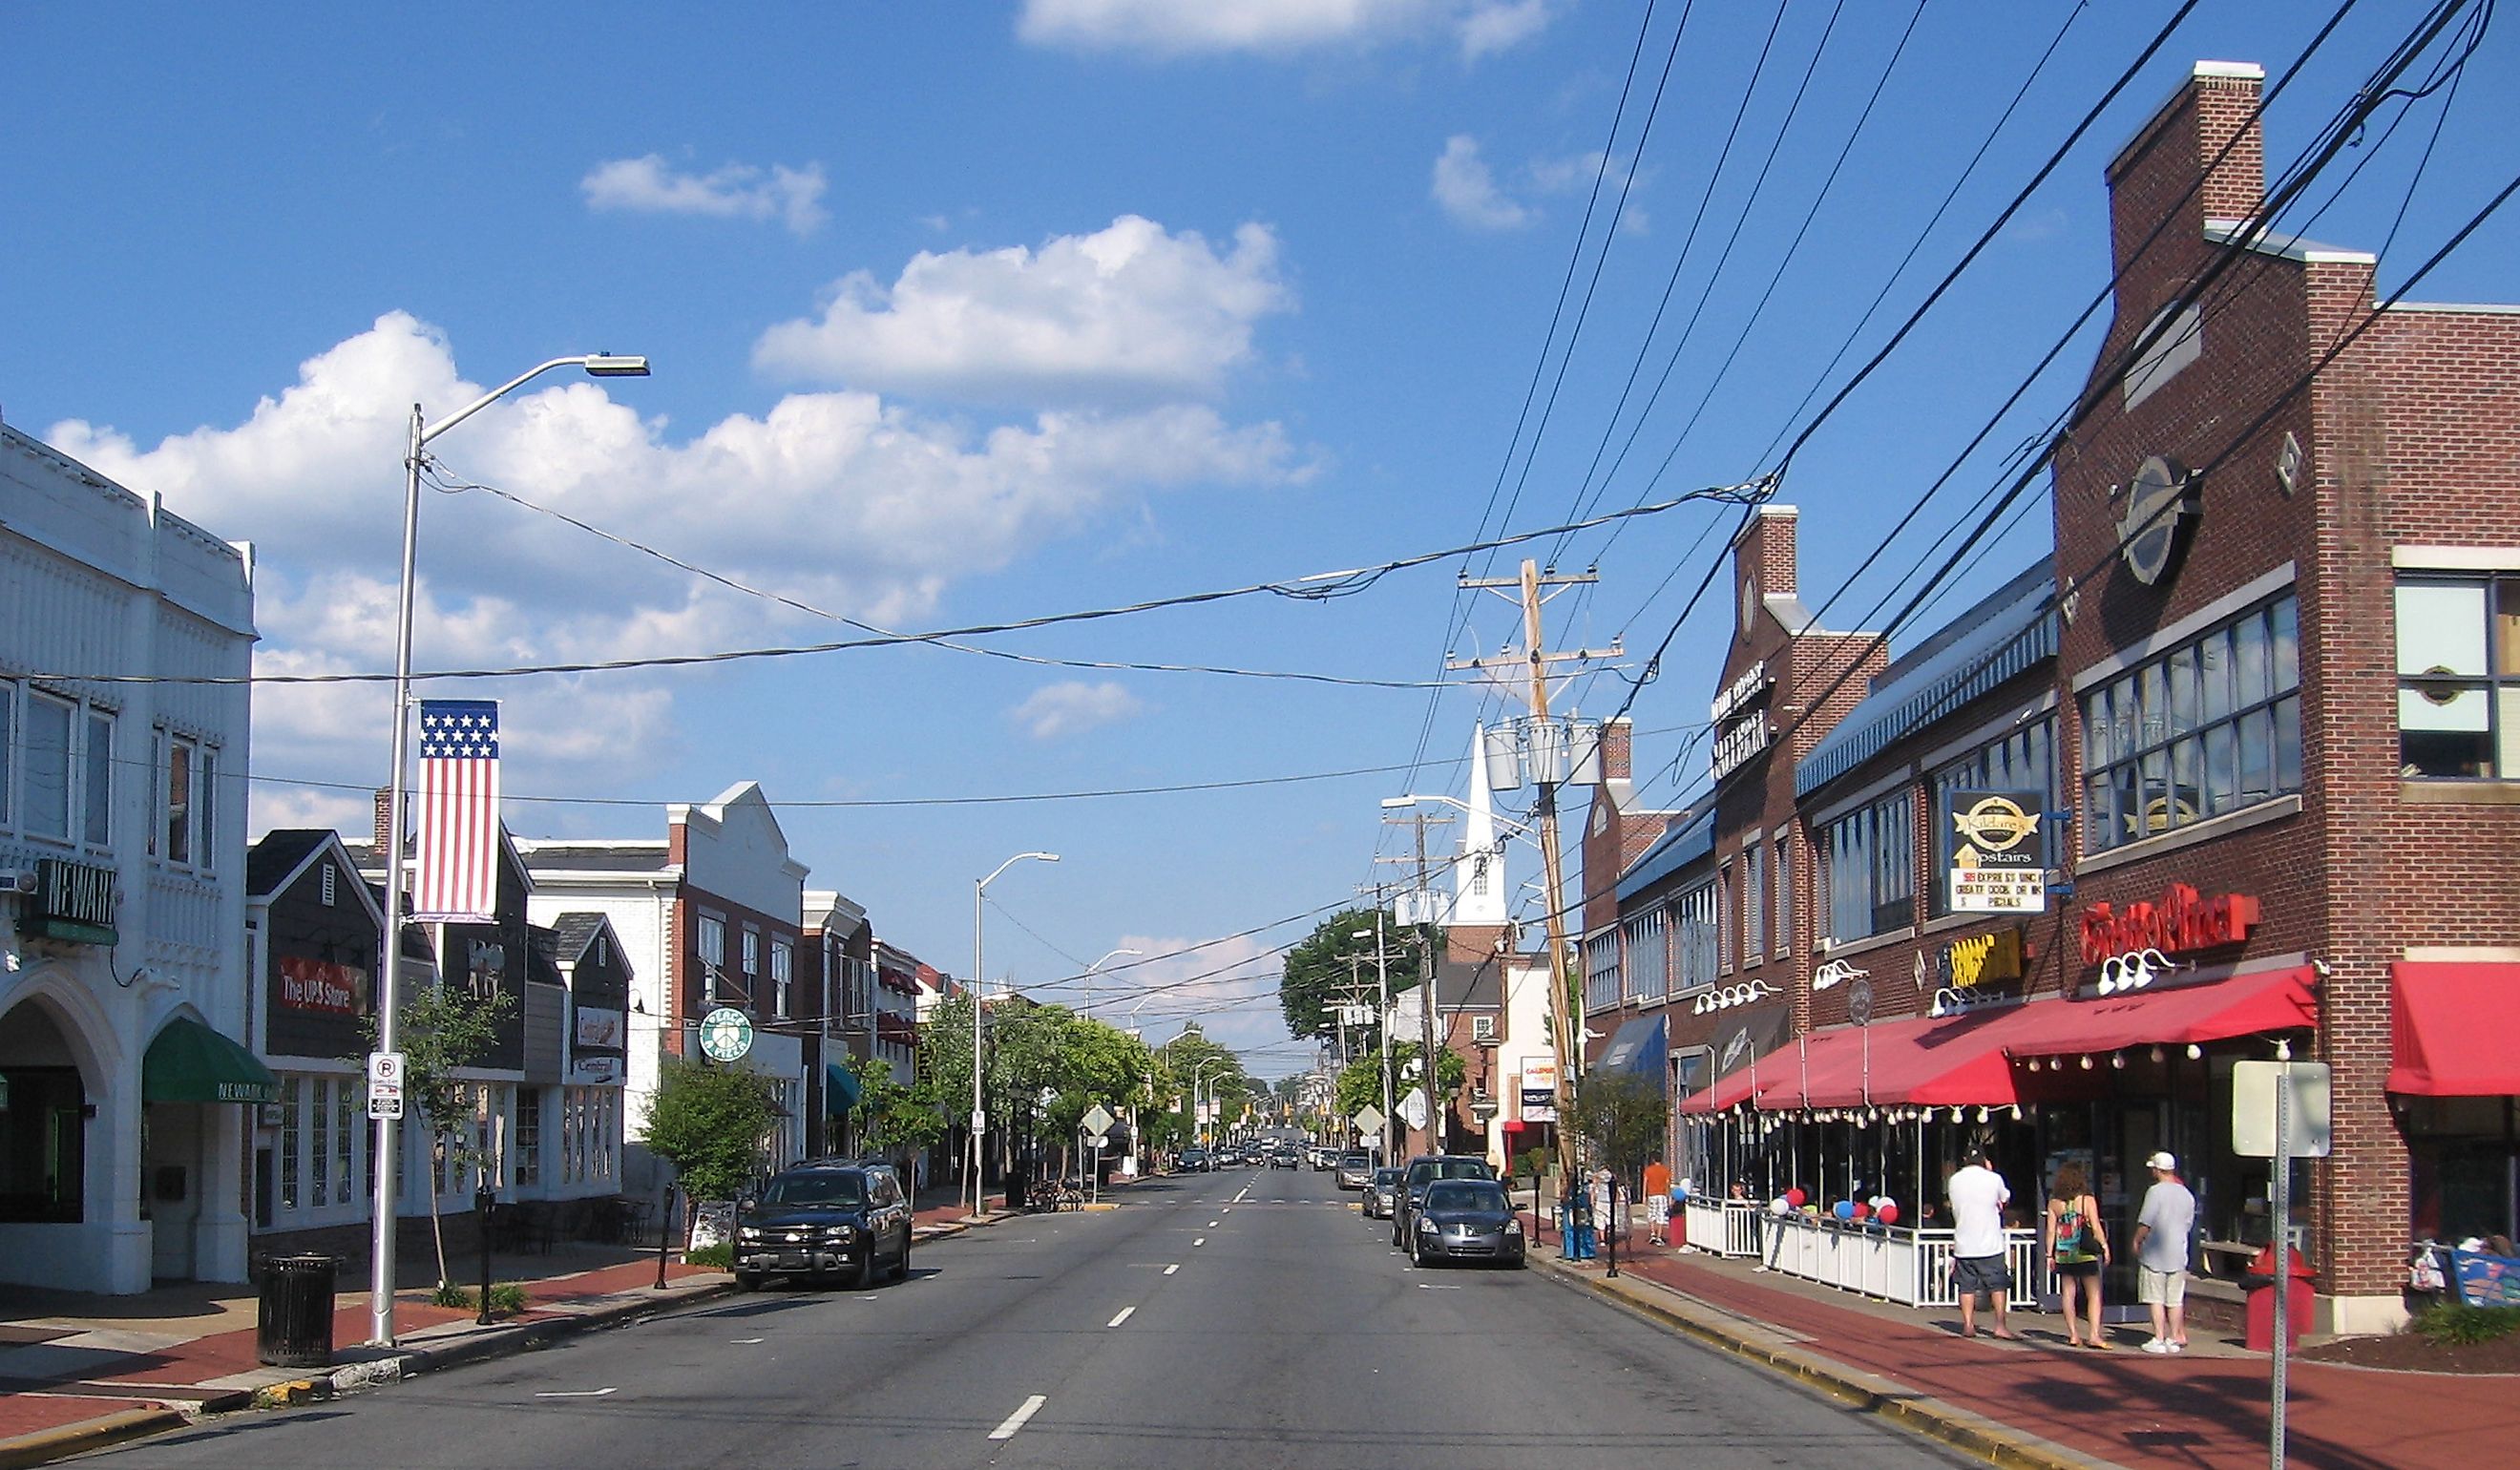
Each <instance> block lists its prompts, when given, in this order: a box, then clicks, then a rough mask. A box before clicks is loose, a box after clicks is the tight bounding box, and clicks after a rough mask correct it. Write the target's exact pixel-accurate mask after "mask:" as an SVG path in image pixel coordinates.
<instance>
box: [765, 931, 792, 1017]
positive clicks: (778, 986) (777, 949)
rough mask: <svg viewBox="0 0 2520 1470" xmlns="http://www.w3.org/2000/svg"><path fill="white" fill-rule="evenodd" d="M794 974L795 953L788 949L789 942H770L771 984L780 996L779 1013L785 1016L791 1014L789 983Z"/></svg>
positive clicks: (776, 940)
mask: <svg viewBox="0 0 2520 1470" xmlns="http://www.w3.org/2000/svg"><path fill="white" fill-rule="evenodd" d="M794 974H795V952H794V951H793V950H792V949H790V948H789V947H788V944H787V941H786V940H784V939H774V940H772V941H770V984H771V987H772V989H773V990H775V991H776V992H777V994H778V998H779V1011H778V1013H779V1014H780V1015H783V1016H784V1015H787V1014H788V1013H789V1012H788V1008H787V1002H788V995H787V982H788V980H789V979H790V978H791V977H793V975H794Z"/></svg>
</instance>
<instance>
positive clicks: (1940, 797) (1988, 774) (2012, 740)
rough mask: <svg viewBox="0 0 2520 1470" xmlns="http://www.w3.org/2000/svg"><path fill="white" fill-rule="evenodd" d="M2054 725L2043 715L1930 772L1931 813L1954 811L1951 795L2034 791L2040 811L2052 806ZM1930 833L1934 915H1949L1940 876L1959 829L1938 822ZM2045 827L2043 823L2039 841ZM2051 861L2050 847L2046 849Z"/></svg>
mask: <svg viewBox="0 0 2520 1470" xmlns="http://www.w3.org/2000/svg"><path fill="white" fill-rule="evenodd" d="M2055 740H2056V722H2055V720H2054V719H2053V718H2052V717H2042V718H2040V719H2038V720H2035V721H2033V722H2031V723H2030V724H2028V725H2024V726H2022V727H2021V728H2019V729H2018V730H2015V731H2013V732H2012V733H2011V734H2009V735H2005V736H2004V737H2003V738H2002V739H2000V740H1996V741H1993V742H1991V743H1989V744H1985V745H1981V746H1979V747H1978V748H1977V749H1975V750H1972V751H1970V752H1969V753H1968V754H1967V755H1964V756H1962V757H1960V758H1959V759H1958V760H1957V761H1955V762H1953V763H1952V764H1950V765H1948V766H1945V767H1944V768H1943V769H1942V770H1940V771H1937V772H1935V773H1934V810H1935V811H1936V812H1948V811H1950V810H1952V807H1953V802H1952V793H1953V792H1955V791H2036V792H2038V793H2039V799H2040V810H2043V811H2045V810H2047V809H2048V808H2050V807H2053V806H2054V805H2055V804H2056V765H2055V758H2054V755H2053V752H2054V750H2055ZM1933 829H1934V868H1933V870H1934V872H1935V874H1936V880H1935V882H1934V884H1933V912H1934V913H1950V912H1951V900H1952V895H1951V885H1950V884H1949V883H1946V882H1943V881H1942V880H1941V874H1943V873H1946V872H1949V871H1950V870H1951V867H1952V847H1953V843H1954V842H1955V841H1957V840H1958V836H1959V829H1958V827H1956V826H1954V825H1952V824H1951V822H1950V821H1949V820H1948V819H1941V818H1938V819H1936V821H1935V822H1934V824H1933ZM2047 831H2048V826H2047V824H2044V823H2043V824H2041V833H2042V836H2043V838H2044V837H2045V836H2046V834H2047ZM2046 851H2047V852H2048V855H2049V857H2050V858H2051V859H2052V855H2053V852H2054V849H2053V848H2052V847H2049V848H2048V849H2046Z"/></svg>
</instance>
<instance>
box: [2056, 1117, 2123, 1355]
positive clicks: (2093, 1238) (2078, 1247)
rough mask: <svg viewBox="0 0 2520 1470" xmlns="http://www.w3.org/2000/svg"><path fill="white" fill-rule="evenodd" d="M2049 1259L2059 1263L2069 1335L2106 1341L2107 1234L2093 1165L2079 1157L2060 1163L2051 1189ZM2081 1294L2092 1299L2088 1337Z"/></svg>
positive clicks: (2084, 1342)
mask: <svg viewBox="0 0 2520 1470" xmlns="http://www.w3.org/2000/svg"><path fill="white" fill-rule="evenodd" d="M2048 1261H2049V1263H2050V1264H2052V1265H2053V1266H2054V1267H2055V1268H2056V1290H2057V1293H2058V1294H2059V1295H2060V1296H2062V1297H2063V1298H2064V1307H2065V1340H2066V1341H2067V1342H2068V1343H2071V1344H2072V1345H2073V1346H2075V1347H2077V1348H2106V1347H2108V1346H2109V1340H2108V1338H2107V1337H2106V1336H2104V1335H2102V1333H2101V1331H2100V1272H2101V1270H2104V1269H2105V1268H2106V1267H2107V1266H2108V1264H2109V1235H2108V1231H2106V1230H2103V1229H2101V1228H2100V1203H2099V1201H2098V1200H2095V1199H2093V1197H2092V1180H2091V1171H2089V1170H2087V1169H2085V1168H2084V1167H2083V1165H2082V1162H2081V1161H2080V1160H2077V1159H2068V1160H2066V1161H2065V1162H2064V1163H2062V1164H2059V1165H2058V1166H2056V1180H2055V1185H2054V1187H2053V1188H2051V1189H2050V1190H2049V1191H2048ZM2078 1294H2079V1295H2081V1296H2083V1297H2085V1298H2088V1299H2089V1300H2090V1302H2091V1336H2090V1337H2089V1338H2088V1339H2086V1338H2085V1337H2084V1336H2083V1333H2082V1328H2081V1325H2080V1323H2079V1322H2078V1320H2077V1319H2076V1317H2075V1314H2074V1307H2075V1298H2076V1296H2077V1295H2078Z"/></svg>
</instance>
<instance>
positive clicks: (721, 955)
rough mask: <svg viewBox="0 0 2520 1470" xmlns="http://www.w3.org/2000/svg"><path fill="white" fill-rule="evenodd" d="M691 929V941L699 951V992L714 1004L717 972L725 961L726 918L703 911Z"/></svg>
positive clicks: (716, 990) (715, 1001)
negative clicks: (692, 933)
mask: <svg viewBox="0 0 2520 1470" xmlns="http://www.w3.org/2000/svg"><path fill="white" fill-rule="evenodd" d="M693 929H694V935H693V943H694V946H695V947H696V948H697V950H698V951H699V959H700V984H701V987H702V989H701V994H702V996H703V997H704V998H705V999H706V1000H707V1001H708V1002H709V1003H710V1004H712V1005H714V1004H716V1003H717V992H718V972H719V970H720V968H721V967H723V966H724V965H725V963H726V920H725V919H722V918H720V917H718V916H717V915H716V914H714V913H703V914H701V915H700V916H699V922H698V923H697V924H695V925H694V926H693Z"/></svg>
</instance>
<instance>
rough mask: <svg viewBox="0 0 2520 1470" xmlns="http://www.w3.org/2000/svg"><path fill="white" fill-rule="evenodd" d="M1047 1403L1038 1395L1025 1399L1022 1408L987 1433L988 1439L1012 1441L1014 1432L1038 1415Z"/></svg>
mask: <svg viewBox="0 0 2520 1470" xmlns="http://www.w3.org/2000/svg"><path fill="white" fill-rule="evenodd" d="M1049 1402H1050V1401H1049V1400H1048V1399H1046V1398H1044V1397H1042V1396H1041V1395H1039V1394H1035V1395H1033V1396H1032V1397H1031V1398H1029V1399H1026V1400H1025V1401H1024V1402H1023V1407H1021V1408H1019V1409H1016V1410H1015V1411H1014V1412H1013V1413H1011V1414H1009V1415H1007V1418H1006V1422H1005V1423H1003V1424H1000V1425H999V1426H998V1427H997V1428H995V1429H992V1430H990V1431H989V1438H990V1439H993V1440H1012V1439H1013V1438H1014V1437H1015V1431H1016V1430H1018V1429H1021V1428H1023V1427H1024V1422H1025V1421H1026V1420H1028V1419H1030V1418H1031V1417H1032V1416H1033V1415H1035V1414H1037V1413H1040V1412H1041V1406H1042V1405H1043V1404H1045V1403H1049Z"/></svg>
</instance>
